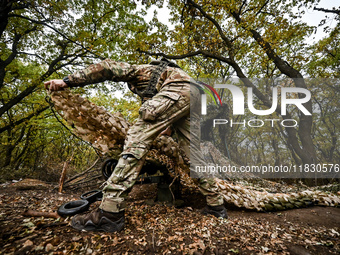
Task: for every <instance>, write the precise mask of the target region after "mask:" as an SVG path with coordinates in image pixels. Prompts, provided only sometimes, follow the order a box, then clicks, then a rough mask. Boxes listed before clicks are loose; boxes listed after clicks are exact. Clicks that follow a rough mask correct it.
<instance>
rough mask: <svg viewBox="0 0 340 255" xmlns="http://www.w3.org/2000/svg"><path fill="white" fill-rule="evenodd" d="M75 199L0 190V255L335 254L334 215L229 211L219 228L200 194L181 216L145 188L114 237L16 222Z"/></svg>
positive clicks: (32, 220) (42, 220) (330, 211)
mask: <svg viewBox="0 0 340 255" xmlns="http://www.w3.org/2000/svg"><path fill="white" fill-rule="evenodd" d="M80 194H81V191H80V190H79V191H77V192H76V193H75V192H70V191H64V192H63V193H62V194H59V193H58V192H57V190H56V188H55V186H49V187H48V188H47V189H27V190H21V189H18V188H16V187H15V185H12V184H7V185H0V247H1V248H0V254H300V255H304V254H318V255H319V254H339V253H340V234H339V233H340V208H331V207H318V206H314V207H309V208H303V209H294V210H287V211H280V212H271V213H260V212H254V211H244V210H240V209H237V208H230V207H229V208H228V215H229V219H228V220H223V219H217V218H215V217H213V216H211V217H209V216H202V215H201V214H200V209H201V208H202V207H204V198H203V197H202V196H201V195H200V194H199V193H193V194H183V200H184V201H185V203H186V205H185V207H182V208H174V207H173V206H167V205H165V204H160V203H152V202H150V201H153V199H154V198H155V197H156V187H155V185H152V184H147V185H146V184H145V185H135V186H134V189H133V191H132V192H131V194H130V196H129V200H128V209H127V210H126V214H125V216H126V226H125V228H124V230H123V231H121V232H119V233H114V234H108V233H100V232H79V231H76V230H74V229H72V227H71V226H70V225H69V223H70V218H59V219H56V218H46V217H30V216H23V215H22V214H23V212H25V211H26V210H28V209H31V210H34V211H40V212H41V211H45V212H55V211H56V210H57V209H58V207H59V206H60V205H61V204H63V203H65V202H68V201H70V200H77V199H79V196H80ZM98 203H99V202H96V203H95V204H93V205H91V207H96V206H98Z"/></svg>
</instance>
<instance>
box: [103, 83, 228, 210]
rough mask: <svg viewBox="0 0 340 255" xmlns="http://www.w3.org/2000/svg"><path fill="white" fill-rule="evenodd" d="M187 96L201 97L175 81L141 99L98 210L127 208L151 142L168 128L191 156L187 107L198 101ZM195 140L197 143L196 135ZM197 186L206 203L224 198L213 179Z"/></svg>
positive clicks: (189, 87) (188, 85)
mask: <svg viewBox="0 0 340 255" xmlns="http://www.w3.org/2000/svg"><path fill="white" fill-rule="evenodd" d="M190 97H191V98H192V99H194V98H197V97H200V95H199V91H198V89H197V88H196V87H194V86H190V84H189V83H180V84H178V83H176V84H174V85H167V86H165V87H163V88H162V89H161V90H160V91H159V93H158V94H157V95H155V96H154V97H153V98H152V99H149V100H147V101H146V102H144V104H143V105H142V106H141V108H140V110H139V115H140V116H139V118H138V119H137V121H136V123H135V124H134V125H133V126H132V127H130V129H129V131H128V134H127V138H126V140H125V144H124V149H123V152H122V154H121V157H120V159H119V161H118V164H117V166H116V168H115V170H114V171H113V173H112V175H111V176H110V177H109V179H108V180H107V182H106V186H105V187H104V189H103V200H102V203H101V205H100V208H101V209H103V210H104V211H109V212H119V211H123V210H124V209H125V208H126V203H125V200H126V197H127V195H128V193H129V192H130V190H131V189H132V186H133V185H134V184H135V181H136V179H137V177H138V175H139V172H140V170H141V168H142V166H143V164H144V162H145V157H146V154H147V152H148V150H149V149H150V146H151V144H152V142H153V141H154V139H155V138H156V137H157V136H158V135H159V134H160V133H161V132H162V131H164V130H165V129H166V128H167V127H169V126H171V127H172V128H173V129H174V130H175V131H176V133H177V136H178V142H179V146H180V147H182V148H183V150H184V151H185V153H186V154H187V155H190V108H192V107H197V104H198V102H197V100H190ZM192 117H194V116H192ZM194 139H195V140H197V143H196V146H199V138H197V137H195V138H194ZM191 145H192V143H191ZM194 151H199V150H194ZM196 157H200V155H198V156H197V155H196ZM202 160H203V159H202ZM199 189H200V191H201V193H202V194H203V195H205V196H206V200H207V204H208V205H211V206H216V205H221V204H223V197H222V196H221V195H220V194H219V192H218V187H217V185H216V182H215V181H214V180H213V179H200V182H199Z"/></svg>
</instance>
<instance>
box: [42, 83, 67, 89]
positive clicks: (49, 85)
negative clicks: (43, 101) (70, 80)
mask: <svg viewBox="0 0 340 255" xmlns="http://www.w3.org/2000/svg"><path fill="white" fill-rule="evenodd" d="M44 86H45V89H47V90H49V91H59V90H63V89H64V88H67V87H68V86H67V84H66V83H65V82H64V81H63V80H50V81H46V82H44Z"/></svg>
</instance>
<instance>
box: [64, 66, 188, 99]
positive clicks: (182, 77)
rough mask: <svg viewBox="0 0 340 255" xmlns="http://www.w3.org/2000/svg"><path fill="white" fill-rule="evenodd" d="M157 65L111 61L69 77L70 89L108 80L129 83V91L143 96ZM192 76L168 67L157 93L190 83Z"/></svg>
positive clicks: (158, 85)
mask: <svg viewBox="0 0 340 255" xmlns="http://www.w3.org/2000/svg"><path fill="white" fill-rule="evenodd" d="M155 67H156V66H155V65H150V64H146V65H130V64H128V63H125V62H118V61H114V60H111V59H105V60H104V61H102V62H100V63H98V64H93V65H90V66H89V67H87V68H85V69H83V70H79V71H76V72H75V73H73V74H71V75H69V76H68V79H69V87H82V86H85V85H88V84H95V83H99V82H103V81H107V80H111V81H115V82H119V81H123V82H127V83H128V86H129V89H130V90H131V91H132V92H133V93H135V94H139V95H140V94H141V93H142V92H143V91H144V90H145V89H146V88H147V86H148V83H149V80H150V77H151V74H152V71H153V70H154V68H155ZM190 81H191V78H190V76H189V75H188V74H187V73H185V72H184V71H183V70H181V69H179V68H174V67H170V66H168V67H167V68H166V70H165V71H164V72H163V73H162V75H161V77H160V79H159V81H158V83H157V85H156V89H157V91H160V90H161V88H162V87H164V86H166V85H169V84H176V83H183V82H185V83H190Z"/></svg>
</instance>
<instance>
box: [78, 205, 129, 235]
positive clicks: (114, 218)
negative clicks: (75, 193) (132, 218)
mask: <svg viewBox="0 0 340 255" xmlns="http://www.w3.org/2000/svg"><path fill="white" fill-rule="evenodd" d="M124 219H125V218H124V211H123V212H119V213H112V212H105V211H103V210H102V209H99V208H98V209H96V210H93V211H91V212H89V213H86V214H81V215H76V216H74V217H73V219H72V222H71V226H72V227H73V228H75V229H77V230H87V231H103V232H110V233H113V232H118V231H121V230H122V229H123V228H124V223H125V220H124Z"/></svg>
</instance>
